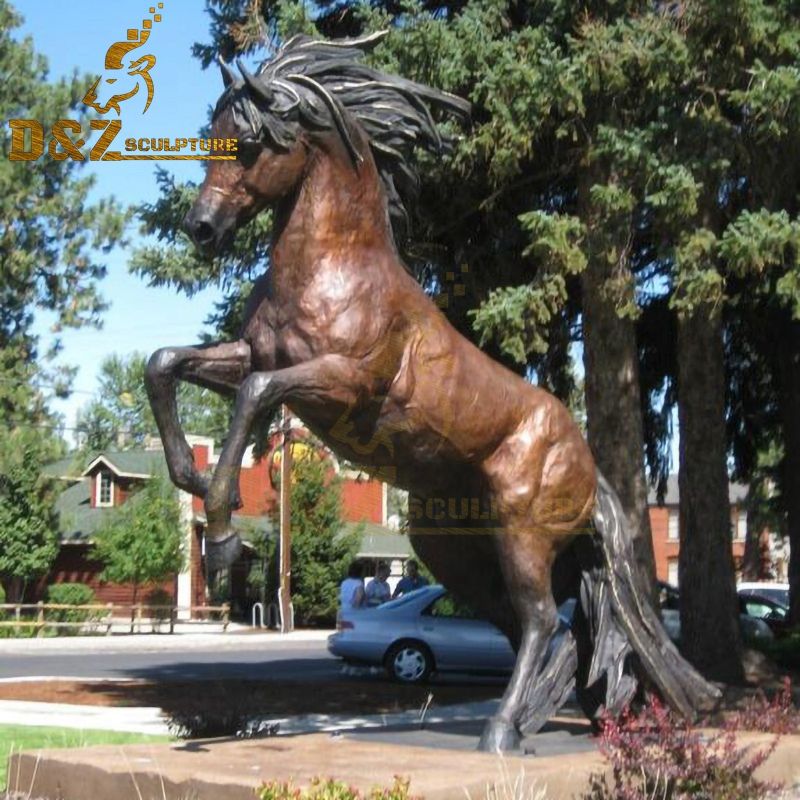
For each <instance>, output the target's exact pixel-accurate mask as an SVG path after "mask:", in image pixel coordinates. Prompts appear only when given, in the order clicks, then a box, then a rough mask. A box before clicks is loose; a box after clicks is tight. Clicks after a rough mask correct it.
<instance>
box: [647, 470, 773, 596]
mask: <svg viewBox="0 0 800 800" xmlns="http://www.w3.org/2000/svg"><path fill="white" fill-rule="evenodd" d="M746 498H747V486H744V485H742V484H740V483H731V484H729V486H728V499H729V501H730V519H731V547H732V549H733V558H734V563H735V564H737V565H738V563H739V562H740V561H741V559H742V557H743V556H744V544H745V537H746V535H747V510H746V509H745V506H744V503H745V500H746ZM648 503H649V506H650V509H649V510H650V528H651V530H652V532H653V550H654V553H655V559H656V575H657V577H658V579H659V580H661V581H667V582H668V583H671V584H672V585H673V586H677V585H678V552H679V550H680V515H679V506H680V495H679V492H678V476H677V475H670V476H669V479H668V481H667V491H666V494H665V495H664V503H663V505H658V498H657V497H656V494H655V492H654V491H652V490H651V491H650V496H649V497H648ZM764 535H765V536H768V534H766V532H765V534H764Z"/></svg>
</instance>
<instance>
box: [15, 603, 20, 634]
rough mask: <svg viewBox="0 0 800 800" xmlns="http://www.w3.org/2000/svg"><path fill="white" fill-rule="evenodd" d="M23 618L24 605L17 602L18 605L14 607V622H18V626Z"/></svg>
mask: <svg viewBox="0 0 800 800" xmlns="http://www.w3.org/2000/svg"><path fill="white" fill-rule="evenodd" d="M21 618H22V606H21V605H20V604H19V603H17V607H16V608H15V609H14V622H16V623H17V626H19V621H20V619H21ZM15 630H16V628H15Z"/></svg>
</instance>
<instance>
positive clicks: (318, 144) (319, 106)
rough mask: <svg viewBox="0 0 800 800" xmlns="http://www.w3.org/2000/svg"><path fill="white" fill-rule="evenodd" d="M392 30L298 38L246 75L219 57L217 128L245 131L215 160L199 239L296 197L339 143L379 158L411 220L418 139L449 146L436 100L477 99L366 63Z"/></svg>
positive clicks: (193, 224)
mask: <svg viewBox="0 0 800 800" xmlns="http://www.w3.org/2000/svg"><path fill="white" fill-rule="evenodd" d="M384 36H386V31H381V32H379V33H375V34H371V35H369V36H363V37H361V38H359V39H341V40H334V41H327V42H326V41H317V40H313V39H310V38H308V37H306V36H295V37H293V38H292V39H290V40H289V41H288V42H286V44H285V45H284V46H283V47H281V49H280V50H279V51H278V53H277V54H276V55H275V57H274V58H272V59H270V60H268V61H266V62H264V63H263V64H262V65H261V67H260V68H259V69H258V70H257V71H256V73H255V74H251V73H250V72H248V70H247V69H246V68H245V67H244V66H243V65H242V64H241V63H238V67H239V72H240V76H238V75H236V73H234V71H233V70H232V69H231V67H230V66H229V65H227V64H225V63H224V62H223V61H221V60H220V66H221V68H222V77H223V81H224V83H225V90H224V92H223V94H222V95H221V97H220V98H219V100H218V102H217V106H216V109H215V111H214V115H213V118H212V128H211V136H212V137H215V138H223V139H224V138H237V139H238V140H239V151H238V157H237V159H236V160H235V161H212V162H211V163H210V164H209V167H208V171H207V173H206V178H205V181H204V182H203V185H202V186H201V188H200V193H199V195H198V197H197V199H196V201H195V203H194V205H193V206H192V208H191V210H190V211H189V213H188V214H187V216H186V219H185V221H184V225H185V227H186V230H187V232H188V233H189V235H190V236H191V238H192V239H193V241H194V242H195V244H196V245H197V246H198V247H199V248H201V249H202V250H205V251H207V252H213V251H215V250H217V249H218V248H219V246H220V245H221V243H222V242H223V241H225V240H226V239H227V238H228V237H230V236H231V235H232V234H233V232H234V231H235V230H236V229H237V228H238V227H240V226H241V225H243V224H244V223H246V222H248V221H249V220H250V219H252V218H253V217H254V216H255V215H256V214H258V213H259V212H260V211H261V210H262V209H264V208H266V207H268V206H271V205H273V204H275V203H276V202H277V201H279V200H280V199H281V198H283V197H286V196H291V195H293V193H294V191H295V190H296V188H297V186H298V184H299V182H300V181H301V180H302V178H303V176H304V175H305V174H306V164H307V163H308V159H309V154H310V153H311V151H312V150H313V149H315V148H322V149H323V150H326V151H327V152H328V154H330V153H331V152H333V151H334V150H335V151H336V153H337V155H338V157H340V158H342V159H343V160H344V161H345V162H346V163H348V164H349V166H350V167H352V168H353V169H355V170H359V169H360V167H361V165H362V164H363V162H364V161H365V160H367V159H371V158H374V160H375V163H376V165H377V168H378V171H379V173H380V177H381V178H382V179H383V189H384V190H385V192H386V195H387V198H388V203H389V209H390V213H391V214H392V216H393V221H395V217H397V218H403V217H404V216H405V212H404V210H403V202H402V200H401V195H404V194H406V195H407V194H413V192H414V190H415V188H416V173H415V172H414V170H413V169H412V168H411V167H410V165H409V163H408V162H407V159H408V157H409V155H410V152H411V150H412V149H413V148H414V147H415V146H422V147H428V148H429V149H438V148H441V147H442V146H443V144H444V142H443V140H442V138H441V136H440V134H439V132H438V130H437V128H436V125H435V124H434V122H433V119H432V118H431V113H430V110H429V107H438V108H439V109H441V110H443V111H445V112H448V113H452V114H455V115H458V116H466V115H467V114H468V112H469V108H470V106H469V103H467V102H466V101H464V100H461V99H460V98H458V97H454V96H452V95H448V94H446V93H444V92H440V91H438V90H435V89H431V88H429V87H427V86H422V85H421V84H417V83H414V82H412V81H407V80H404V79H403V78H398V77H396V76H390V75H386V74H384V73H381V72H379V71H378V70H376V69H374V68H372V67H369V66H367V65H365V64H364V63H363V62H362V60H361V59H362V58H363V56H364V54H365V52H367V51H369V50H370V49H371V48H373V47H374V46H375V45H377V44H378V43H379V42H380V41H381V40H382V39H383V38H384Z"/></svg>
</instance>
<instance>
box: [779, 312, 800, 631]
mask: <svg viewBox="0 0 800 800" xmlns="http://www.w3.org/2000/svg"><path fill="white" fill-rule="evenodd" d="M786 316H787V319H786V320H785V323H784V325H783V326H782V330H781V336H780V342H779V343H777V346H776V351H777V359H778V365H777V366H778V369H777V378H778V402H779V404H780V415H781V423H782V425H783V449H784V456H783V464H782V471H781V473H782V474H781V499H782V503H783V507H784V509H785V511H786V528H787V531H788V534H789V605H790V612H789V614H790V616H789V618H790V620H791V623H792V625H798V624H800V323H798V322H795V321H793V320H790V319H788V314H787V315H786Z"/></svg>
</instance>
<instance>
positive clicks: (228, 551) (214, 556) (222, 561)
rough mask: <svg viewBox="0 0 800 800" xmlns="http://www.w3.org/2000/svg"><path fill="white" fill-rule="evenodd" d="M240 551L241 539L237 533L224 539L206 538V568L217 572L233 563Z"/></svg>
mask: <svg viewBox="0 0 800 800" xmlns="http://www.w3.org/2000/svg"><path fill="white" fill-rule="evenodd" d="M241 552H242V540H241V539H240V538H239V534H238V533H232V534H230V535H229V536H228V537H226V538H225V539H206V570H207V571H208V572H217V571H219V570H221V569H225V568H226V567H229V566H230V565H231V564H233V562H234V561H236V559H237V558H238V557H239V553H241Z"/></svg>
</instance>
